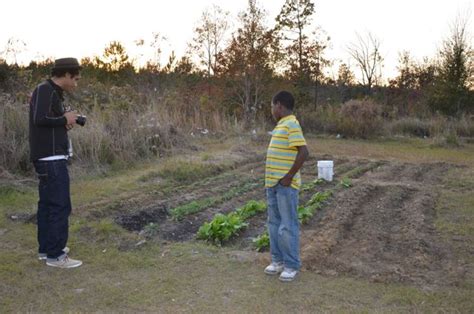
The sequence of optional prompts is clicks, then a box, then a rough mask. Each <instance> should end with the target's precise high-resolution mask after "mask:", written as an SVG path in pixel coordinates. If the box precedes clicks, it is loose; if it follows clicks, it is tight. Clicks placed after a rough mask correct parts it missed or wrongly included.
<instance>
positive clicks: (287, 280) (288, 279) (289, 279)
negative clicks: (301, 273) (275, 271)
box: [278, 276, 296, 282]
mask: <svg viewBox="0 0 474 314" xmlns="http://www.w3.org/2000/svg"><path fill="white" fill-rule="evenodd" d="M278 279H280V281H282V282H290V281H293V280H295V279H296V276H295V277H293V278H282V277H278Z"/></svg>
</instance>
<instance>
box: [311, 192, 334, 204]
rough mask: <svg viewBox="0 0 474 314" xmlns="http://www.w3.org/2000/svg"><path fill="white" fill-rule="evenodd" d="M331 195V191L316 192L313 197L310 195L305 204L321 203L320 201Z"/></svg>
mask: <svg viewBox="0 0 474 314" xmlns="http://www.w3.org/2000/svg"><path fill="white" fill-rule="evenodd" d="M331 195H332V192H331V191H326V192H316V193H315V194H314V195H313V197H311V199H310V200H309V202H308V204H307V205H315V204H319V205H321V203H323V202H324V201H326V200H327V199H328V198H329V197H330V196H331Z"/></svg>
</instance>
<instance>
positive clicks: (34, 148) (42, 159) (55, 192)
mask: <svg viewBox="0 0 474 314" xmlns="http://www.w3.org/2000/svg"><path fill="white" fill-rule="evenodd" d="M80 70H81V66H80V65H79V62H78V61H77V60H76V59H75V58H63V59H58V60H56V61H55V62H54V67H53V68H52V70H51V79H48V80H46V81H44V82H43V83H41V84H39V85H38V86H37V87H36V89H35V90H34V91H33V94H32V97H31V101H30V122H29V128H30V160H31V161H32V162H33V165H34V167H35V170H36V173H37V174H38V178H39V202H38V213H37V219H38V243H39V250H38V252H39V259H40V260H46V265H48V266H53V267H60V268H73V267H78V266H81V264H82V262H81V261H78V260H73V259H71V258H69V257H68V252H69V248H68V247H67V246H66V244H67V239H68V231H69V215H70V213H71V198H70V191H69V173H68V169H67V159H68V157H69V147H70V141H69V139H68V135H67V132H68V131H69V130H71V129H72V128H73V126H74V125H75V124H76V119H77V117H78V115H77V113H76V112H75V111H66V109H65V107H64V104H63V102H64V97H63V92H64V91H67V92H71V91H73V90H74V89H75V88H76V87H77V82H78V81H79V79H80V78H81V75H80V73H79V72H80Z"/></svg>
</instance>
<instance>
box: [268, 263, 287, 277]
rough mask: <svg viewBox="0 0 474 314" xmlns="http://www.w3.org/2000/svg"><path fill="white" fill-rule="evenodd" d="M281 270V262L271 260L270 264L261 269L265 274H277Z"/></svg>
mask: <svg viewBox="0 0 474 314" xmlns="http://www.w3.org/2000/svg"><path fill="white" fill-rule="evenodd" d="M282 271H283V263H275V262H272V263H271V264H270V265H268V266H267V267H265V270H264V271H263V272H264V273H265V274H267V275H278V274H279V273H281V272H282Z"/></svg>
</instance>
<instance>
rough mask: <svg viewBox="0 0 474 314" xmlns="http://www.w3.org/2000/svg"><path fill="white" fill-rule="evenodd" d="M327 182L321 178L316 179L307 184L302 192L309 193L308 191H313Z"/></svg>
mask: <svg viewBox="0 0 474 314" xmlns="http://www.w3.org/2000/svg"><path fill="white" fill-rule="evenodd" d="M325 182H326V180H324V179H322V178H320V179H316V180H313V181H311V182H309V183H307V184H303V187H302V188H301V191H308V190H311V189H313V188H314V187H315V186H318V185H321V184H324V183H325Z"/></svg>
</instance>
